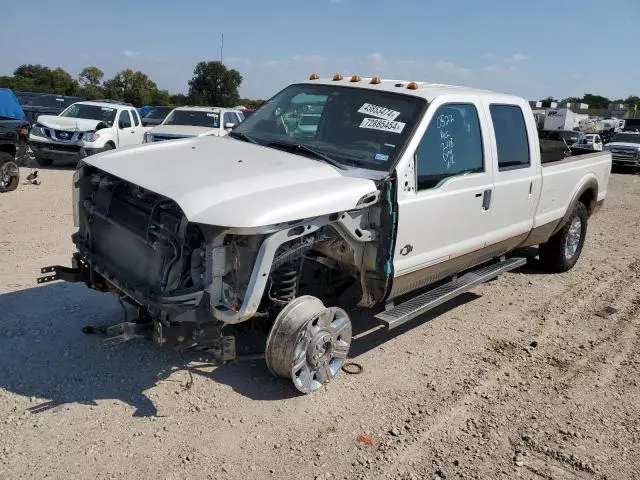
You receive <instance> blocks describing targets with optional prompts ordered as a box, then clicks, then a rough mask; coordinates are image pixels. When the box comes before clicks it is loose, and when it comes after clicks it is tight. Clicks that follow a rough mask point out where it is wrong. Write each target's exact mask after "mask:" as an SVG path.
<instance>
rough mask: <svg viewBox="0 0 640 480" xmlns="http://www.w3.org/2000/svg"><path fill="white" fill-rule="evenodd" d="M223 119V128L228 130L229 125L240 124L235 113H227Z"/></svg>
mask: <svg viewBox="0 0 640 480" xmlns="http://www.w3.org/2000/svg"><path fill="white" fill-rule="evenodd" d="M223 118H224V123H223V128H227V123H233V124H234V125H237V124H238V118H237V117H236V116H235V115H234V114H233V112H225V114H224V117H223Z"/></svg>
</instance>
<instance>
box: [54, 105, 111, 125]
mask: <svg viewBox="0 0 640 480" xmlns="http://www.w3.org/2000/svg"><path fill="white" fill-rule="evenodd" d="M116 111H117V110H116V109H115V108H111V107H99V106H98V105H86V104H83V103H74V104H73V105H71V106H70V107H69V108H67V109H66V110H65V111H64V112H62V113H61V114H60V116H61V117H69V118H86V119H89V120H100V121H101V122H104V123H106V124H108V125H109V126H112V125H113V121H114V120H115V119H116Z"/></svg>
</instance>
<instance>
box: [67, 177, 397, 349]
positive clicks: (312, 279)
mask: <svg viewBox="0 0 640 480" xmlns="http://www.w3.org/2000/svg"><path fill="white" fill-rule="evenodd" d="M74 183H75V185H74V196H75V197H76V198H75V199H74V203H75V204H76V205H77V207H76V208H77V211H75V212H74V217H75V221H76V223H77V226H78V228H79V229H78V232H77V233H76V234H74V236H73V240H74V242H75V244H76V246H77V248H78V252H79V262H78V263H79V264H80V265H79V266H80V267H81V269H82V271H83V274H82V281H84V282H85V283H87V285H88V286H89V287H90V288H94V289H98V290H102V291H111V292H114V293H116V294H118V295H119V296H121V297H122V298H124V299H125V300H127V301H129V302H130V303H133V304H136V305H137V306H138V307H140V308H142V309H144V311H145V314H146V315H148V316H149V317H150V318H152V319H154V320H155V321H158V322H164V324H165V326H169V325H170V324H179V323H183V322H192V321H194V318H197V319H199V320H197V321H198V322H205V323H213V324H215V325H217V326H218V327H219V328H223V327H224V326H225V325H230V324H238V323H241V322H245V321H247V320H251V319H262V320H264V319H269V318H273V317H274V316H275V315H277V313H278V312H279V311H280V310H281V309H282V308H283V307H284V306H285V305H287V304H288V303H290V302H291V301H292V300H293V299H295V298H296V297H298V296H301V295H316V296H318V297H319V298H324V299H326V298H332V299H335V301H336V302H343V303H348V304H352V305H355V304H359V305H361V306H370V305H373V304H375V303H378V302H380V301H381V300H383V299H384V296H385V295H386V294H387V292H388V289H389V282H390V277H392V274H391V273H390V272H389V271H388V269H386V272H385V266H386V265H388V263H387V260H388V258H389V250H390V248H391V245H390V242H389V241H388V238H389V235H382V236H381V235H380V233H379V232H380V225H381V224H382V225H383V226H384V225H385V224H388V222H389V218H390V215H389V213H388V212H387V211H385V209H384V208H383V207H384V202H380V201H379V199H380V195H379V192H373V193H372V194H371V195H370V196H369V198H365V199H363V201H362V202H361V203H362V206H361V207H360V208H359V209H358V210H355V211H352V212H336V213H332V214H330V215H327V216H324V217H320V218H314V219H302V220H297V221H292V222H288V223H287V224H278V225H269V226H265V227H264V228H260V229H251V230H250V231H246V230H247V229H244V230H243V229H239V228H230V227H221V226H212V225H202V224H195V223H191V222H189V221H188V220H187V218H186V217H185V215H184V214H183V212H182V210H181V209H180V207H179V206H178V204H177V203H176V202H174V201H172V200H170V199H168V198H165V197H163V196H161V195H158V194H156V193H153V192H150V191H148V190H146V189H144V188H142V187H140V186H137V185H134V184H131V183H129V182H127V181H125V180H122V179H119V178H117V177H114V176H112V175H110V174H107V173H105V172H102V171H100V170H97V169H95V168H94V167H91V166H88V165H85V166H84V167H83V168H81V169H80V170H78V172H77V173H76V177H75V179H74ZM381 204H382V207H381ZM381 238H382V239H383V240H384V242H385V243H384V244H383V245H381V242H380V239H381ZM194 312H195V313H194ZM195 343H197V342H195Z"/></svg>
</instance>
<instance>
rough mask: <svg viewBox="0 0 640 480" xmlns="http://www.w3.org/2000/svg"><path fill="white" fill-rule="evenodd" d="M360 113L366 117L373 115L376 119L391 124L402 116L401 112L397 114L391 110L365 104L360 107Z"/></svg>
mask: <svg viewBox="0 0 640 480" xmlns="http://www.w3.org/2000/svg"><path fill="white" fill-rule="evenodd" d="M358 113H364V114H365V115H373V116H374V117H378V118H384V119H385V120H389V121H390V122H392V121H394V120H395V119H396V118H398V115H400V112H396V111H395V110H391V109H389V108H384V107H379V106H378V105H372V104H370V103H365V104H364V105H362V106H361V107H360V110H358Z"/></svg>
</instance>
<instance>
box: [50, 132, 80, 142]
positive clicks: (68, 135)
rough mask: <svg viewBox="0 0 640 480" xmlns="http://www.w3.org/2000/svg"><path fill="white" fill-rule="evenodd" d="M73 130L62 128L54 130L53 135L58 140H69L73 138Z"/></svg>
mask: <svg viewBox="0 0 640 480" xmlns="http://www.w3.org/2000/svg"><path fill="white" fill-rule="evenodd" d="M74 133H75V132H66V131H64V130H54V136H55V138H56V139H58V140H63V141H69V140H71V139H72V138H73V136H74Z"/></svg>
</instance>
